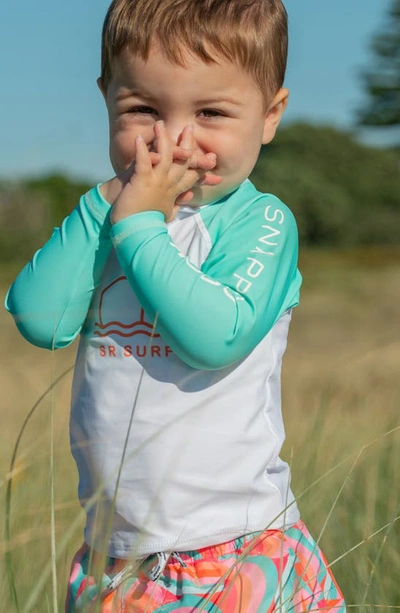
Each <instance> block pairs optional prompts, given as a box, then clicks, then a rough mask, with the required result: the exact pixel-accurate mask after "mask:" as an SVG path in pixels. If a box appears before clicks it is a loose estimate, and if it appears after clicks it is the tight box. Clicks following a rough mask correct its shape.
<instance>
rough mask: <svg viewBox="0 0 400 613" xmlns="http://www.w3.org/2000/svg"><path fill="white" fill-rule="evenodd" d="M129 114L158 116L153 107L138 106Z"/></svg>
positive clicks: (130, 110)
mask: <svg viewBox="0 0 400 613" xmlns="http://www.w3.org/2000/svg"><path fill="white" fill-rule="evenodd" d="M128 112H129V113H137V114H138V115H153V114H157V111H156V110H155V109H153V108H152V107H151V106H144V105H138V106H133V107H132V108H130V109H129V111H128Z"/></svg>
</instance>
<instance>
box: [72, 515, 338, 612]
mask: <svg viewBox="0 0 400 613" xmlns="http://www.w3.org/2000/svg"><path fill="white" fill-rule="evenodd" d="M89 563H90V551H89V548H88V547H87V546H86V545H84V546H83V547H82V548H81V549H80V550H79V551H78V553H77V554H76V556H75V558H74V560H73V562H72V568H71V577H70V583H69V590H68V595H67V602H66V612H67V613H75V612H78V611H85V612H86V613H89V612H97V611H98V612H100V613H150V612H154V611H157V612H159V613H167V612H168V611H176V612H180V613H190V612H192V611H199V612H200V611H208V612H212V613H272V612H275V611H276V612H281V613H303V612H306V611H310V612H311V611H330V612H331V613H345V611H346V605H345V602H344V599H343V596H342V594H341V592H340V590H339V588H338V586H337V584H336V582H335V579H334V578H333V575H332V573H331V571H330V569H329V568H327V563H326V560H325V558H324V556H323V554H322V552H321V551H320V549H319V548H318V546H317V545H316V543H315V541H314V540H313V538H312V537H311V536H310V534H309V532H308V530H307V528H306V527H305V525H304V524H303V523H302V522H298V523H297V524H296V525H294V526H292V527H291V528H289V529H287V530H286V531H285V532H281V531H280V530H266V531H265V532H257V533H253V534H250V535H247V536H243V537H241V538H238V539H235V540H233V541H230V542H228V543H223V544H221V545H216V546H213V547H205V548H203V549H200V550H199V551H187V552H179V553H177V552H172V553H170V554H165V553H158V554H154V555H151V556H149V557H147V558H146V559H145V560H142V561H140V562H138V563H137V565H136V567H135V566H134V565H133V564H129V563H128V564H127V563H123V565H121V560H117V559H116V558H108V560H107V563H106V569H105V572H104V573H103V574H102V577H101V578H100V579H99V580H98V581H97V582H96V580H95V578H94V577H93V576H91V574H90V573H89V572H88V567H89Z"/></svg>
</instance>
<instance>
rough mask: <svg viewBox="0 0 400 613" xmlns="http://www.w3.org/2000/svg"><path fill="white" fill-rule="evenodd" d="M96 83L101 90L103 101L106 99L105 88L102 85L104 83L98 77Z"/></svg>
mask: <svg viewBox="0 0 400 613" xmlns="http://www.w3.org/2000/svg"><path fill="white" fill-rule="evenodd" d="M96 83H97V87H98V88H99V90H100V91H101V94H102V96H103V98H104V100H105V101H107V89H106V88H105V87H104V83H103V81H102V78H101V77H99V78H98V79H97V81H96Z"/></svg>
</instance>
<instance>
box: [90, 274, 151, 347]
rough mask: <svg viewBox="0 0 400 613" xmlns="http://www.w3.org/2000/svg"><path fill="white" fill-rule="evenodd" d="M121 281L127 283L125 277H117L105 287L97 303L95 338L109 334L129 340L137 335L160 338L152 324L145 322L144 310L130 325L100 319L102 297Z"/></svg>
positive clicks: (102, 303)
mask: <svg viewBox="0 0 400 613" xmlns="http://www.w3.org/2000/svg"><path fill="white" fill-rule="evenodd" d="M121 281H127V278H126V277H125V276H122V277H118V278H117V279H115V280H114V281H113V282H112V283H110V284H109V285H107V286H106V287H105V288H104V289H103V291H102V292H101V295H100V302H99V321H96V322H95V324H94V325H95V330H94V332H93V333H94V334H95V336H98V337H100V338H104V337H105V336H109V335H110V334H115V335H117V336H122V337H123V338H129V337H131V336H136V335H137V334H142V335H144V336H148V337H152V338H160V336H161V335H160V334H158V333H157V332H156V331H155V328H154V326H153V324H151V323H150V322H148V321H146V319H145V312H144V309H140V316H139V319H138V320H137V321H133V322H132V323H128V324H127V323H123V322H122V321H116V320H113V321H108V322H104V321H103V317H102V312H103V306H104V297H105V295H106V293H107V292H108V291H110V289H111V288H112V287H113V286H114V285H116V284H117V283H120V282H121Z"/></svg>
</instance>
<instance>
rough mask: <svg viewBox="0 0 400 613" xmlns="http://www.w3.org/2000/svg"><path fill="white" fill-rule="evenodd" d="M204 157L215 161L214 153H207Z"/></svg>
mask: <svg viewBox="0 0 400 613" xmlns="http://www.w3.org/2000/svg"><path fill="white" fill-rule="evenodd" d="M206 157H208V158H209V159H210V160H216V159H217V155H216V153H207V155H206Z"/></svg>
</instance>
